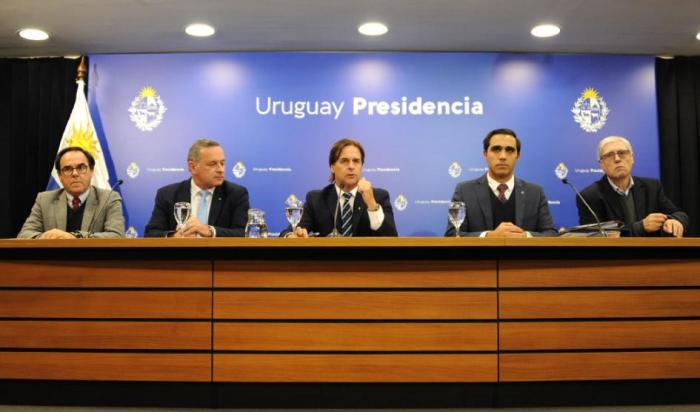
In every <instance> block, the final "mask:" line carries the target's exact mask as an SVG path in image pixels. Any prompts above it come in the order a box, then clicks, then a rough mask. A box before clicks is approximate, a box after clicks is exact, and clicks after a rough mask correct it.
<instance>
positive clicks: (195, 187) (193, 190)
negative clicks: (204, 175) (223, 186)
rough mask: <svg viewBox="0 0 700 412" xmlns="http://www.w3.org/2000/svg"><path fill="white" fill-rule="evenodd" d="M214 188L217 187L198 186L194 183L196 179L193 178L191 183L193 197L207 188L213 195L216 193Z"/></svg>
mask: <svg viewBox="0 0 700 412" xmlns="http://www.w3.org/2000/svg"><path fill="white" fill-rule="evenodd" d="M214 189H215V188H213V187H212V188H211V189H201V188H200V187H199V186H197V185H196V184H195V183H194V179H191V184H190V196H193V197H194V196H196V195H198V194H199V192H201V191H202V190H206V191H207V192H209V194H210V195H213V194H214Z"/></svg>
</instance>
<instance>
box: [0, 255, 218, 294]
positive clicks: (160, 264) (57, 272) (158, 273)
mask: <svg viewBox="0 0 700 412" xmlns="http://www.w3.org/2000/svg"><path fill="white" fill-rule="evenodd" d="M0 273H2V276H0V287H66V288H88V287H167V288H210V287H211V283H212V276H211V273H212V262H211V261H208V260H192V261H173V260H161V261H150V260H148V261H142V260H110V261H104V260H95V261H93V260H83V261H63V262H62V261H48V260H41V261H39V260H16V261H2V262H0Z"/></svg>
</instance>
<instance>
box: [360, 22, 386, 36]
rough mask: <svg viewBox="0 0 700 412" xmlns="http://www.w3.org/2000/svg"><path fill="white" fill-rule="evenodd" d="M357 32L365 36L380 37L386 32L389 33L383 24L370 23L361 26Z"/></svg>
mask: <svg viewBox="0 0 700 412" xmlns="http://www.w3.org/2000/svg"><path fill="white" fill-rule="evenodd" d="M357 31H359V32H360V34H364V35H365V36H381V35H382V34H386V32H388V31H389V28H388V27H386V25H385V24H384V23H380V22H378V21H370V22H367V23H363V24H361V25H360V27H358V28H357Z"/></svg>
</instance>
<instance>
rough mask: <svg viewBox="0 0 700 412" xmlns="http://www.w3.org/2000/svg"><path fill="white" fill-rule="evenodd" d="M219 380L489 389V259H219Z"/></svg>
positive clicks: (492, 282) (493, 336) (492, 368)
mask: <svg viewBox="0 0 700 412" xmlns="http://www.w3.org/2000/svg"><path fill="white" fill-rule="evenodd" d="M214 288H215V291H214V373H213V376H214V380H215V381H218V382H495V381H496V380H497V354H496V351H497V323H496V317H497V313H496V299H497V293H496V261H495V260H410V259H407V260H395V261H392V260H371V261H370V260H359V261H357V260H343V259H330V260H318V259H305V260H303V261H298V260H289V261H273V260H268V261H226V260H217V262H216V264H215V274H214Z"/></svg>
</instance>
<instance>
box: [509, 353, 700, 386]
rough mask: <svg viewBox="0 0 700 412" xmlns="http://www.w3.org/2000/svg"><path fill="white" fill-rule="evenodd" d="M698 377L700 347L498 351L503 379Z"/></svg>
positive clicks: (554, 379) (699, 372) (563, 379)
mask: <svg viewBox="0 0 700 412" xmlns="http://www.w3.org/2000/svg"><path fill="white" fill-rule="evenodd" d="M684 378H700V351H678V352H612V353H610V352H597V353H518V354H501V355H500V379H501V381H502V382H523V381H570V380H573V381H575V380H609V379H684Z"/></svg>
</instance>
